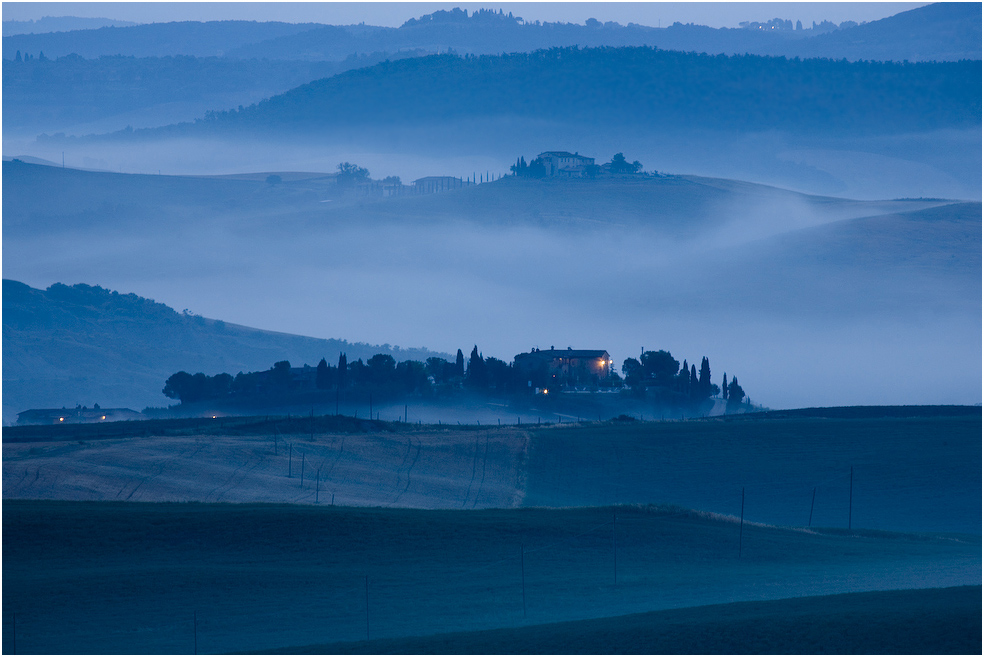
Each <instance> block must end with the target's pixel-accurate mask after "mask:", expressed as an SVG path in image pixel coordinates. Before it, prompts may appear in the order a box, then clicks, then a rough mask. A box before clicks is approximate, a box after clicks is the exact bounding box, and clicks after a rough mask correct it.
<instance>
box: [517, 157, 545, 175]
mask: <svg viewBox="0 0 984 657" xmlns="http://www.w3.org/2000/svg"><path fill="white" fill-rule="evenodd" d="M509 170H510V171H512V172H513V173H514V174H515V175H517V176H519V177H520V178H544V177H546V175H547V166H546V165H545V164H544V163H543V160H541V159H540V158H536V159H535V160H533V161H532V162H530V163H529V164H527V163H526V158H525V157H523V156H522V155H520V156H519V159H518V160H516V164H514V165H512V166H511V167H509Z"/></svg>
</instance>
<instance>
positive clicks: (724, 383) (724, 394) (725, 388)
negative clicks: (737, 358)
mask: <svg viewBox="0 0 984 657" xmlns="http://www.w3.org/2000/svg"><path fill="white" fill-rule="evenodd" d="M721 396H722V397H724V399H725V401H727V399H728V373H727V372H725V373H724V378H723V379H721Z"/></svg>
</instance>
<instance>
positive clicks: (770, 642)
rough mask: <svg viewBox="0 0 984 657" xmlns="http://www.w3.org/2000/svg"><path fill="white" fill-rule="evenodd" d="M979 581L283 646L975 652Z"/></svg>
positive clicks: (381, 650) (457, 651)
mask: <svg viewBox="0 0 984 657" xmlns="http://www.w3.org/2000/svg"><path fill="white" fill-rule="evenodd" d="M980 650H981V587H980V586H962V587H955V588H947V589H921V590H910V591H878V592H871V593H845V594H841V595H832V596H824V597H806V598H792V599H786V600H774V601H769V602H735V603H732V604H728V605H712V606H706V607H691V608H689V609H674V610H669V611H657V612H650V613H647V614H632V615H630V616H620V617H616V618H598V619H592V620H586V621H575V622H568V623H555V624H550V625H539V626H533V627H524V628H517V629H502V630H486V631H482V632H461V633H456V634H442V635H437V636H431V637H420V638H408V639H379V640H376V641H368V642H367V641H360V642H357V643H341V644H329V645H319V646H306V647H303V648H287V649H284V650H282V651H271V652H280V653H286V654H375V655H379V654H408V653H409V654H422V655H429V654H454V655H462V654H486V655H487V654H496V655H510V654H525V655H530V654H539V655H543V654H564V655H598V654H648V655H653V654H672V655H686V654H695V655H701V654H729V655H735V654H868V655H871V654H881V655H901V654H937V655H939V654H966V655H970V654H977V653H979V652H980Z"/></svg>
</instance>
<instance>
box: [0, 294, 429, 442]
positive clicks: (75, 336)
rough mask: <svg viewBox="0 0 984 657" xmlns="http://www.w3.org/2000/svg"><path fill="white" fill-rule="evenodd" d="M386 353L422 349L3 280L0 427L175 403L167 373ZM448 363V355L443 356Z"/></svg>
mask: <svg viewBox="0 0 984 657" xmlns="http://www.w3.org/2000/svg"><path fill="white" fill-rule="evenodd" d="M339 352H346V354H347V355H348V358H349V359H350V360H354V359H357V358H363V359H365V358H368V357H370V356H371V355H373V354H376V353H391V354H393V356H394V357H396V358H397V360H406V359H408V358H412V359H415V360H425V359H426V358H427V357H428V356H431V355H434V354H433V353H432V352H429V351H426V350H417V349H408V350H399V349H393V348H391V347H390V346H389V345H384V346H373V345H367V344H353V343H350V342H346V341H344V340H324V339H316V338H307V337H302V336H297V335H288V334H284V333H274V332H271V331H261V330H257V329H251V328H247V327H245V326H238V325H235V324H226V323H225V322H222V321H218V320H212V319H205V318H204V317H200V316H197V315H185V314H181V313H178V312H176V311H174V310H173V309H171V308H169V307H167V306H165V305H163V304H159V303H155V302H153V301H151V300H149V299H144V298H141V297H138V296H136V295H134V294H118V293H117V292H110V291H109V290H105V289H103V288H100V287H98V286H97V287H90V286H88V285H75V286H72V287H69V286H66V285H60V284H56V285H53V286H51V287H49V288H48V289H47V290H37V289H34V288H31V287H29V286H27V285H25V284H23V283H19V282H16V281H12V280H8V279H4V281H3V421H4V423H5V424H9V423H12V422H15V421H16V419H17V417H16V414H17V413H19V412H20V411H24V410H27V409H28V408H60V407H64V406H69V407H71V406H74V405H76V404H83V405H86V406H91V405H92V404H94V403H98V404H100V405H101V406H104V407H119V406H122V407H130V408H134V409H135V410H141V409H142V408H144V407H146V406H163V405H166V404H168V403H173V401H172V400H169V399H168V398H166V397H165V396H164V395H163V394H162V393H161V392H160V391H161V389H162V388H163V387H164V381H165V380H166V379H167V377H169V376H170V375H171V374H173V373H175V372H177V371H179V370H186V371H192V372H205V373H206V374H209V375H211V374H216V373H219V372H230V373H232V374H235V373H236V372H239V371H246V372H249V371H254V370H265V369H269V368H270V367H271V366H272V365H273V363H275V362H277V361H280V360H289V361H291V364H292V365H295V366H300V365H303V364H309V365H312V366H313V365H316V364H317V363H318V361H319V360H320V359H321V358H327V359H329V360H332V361H334V360H337V358H338V354H339ZM444 355H445V356H447V354H444Z"/></svg>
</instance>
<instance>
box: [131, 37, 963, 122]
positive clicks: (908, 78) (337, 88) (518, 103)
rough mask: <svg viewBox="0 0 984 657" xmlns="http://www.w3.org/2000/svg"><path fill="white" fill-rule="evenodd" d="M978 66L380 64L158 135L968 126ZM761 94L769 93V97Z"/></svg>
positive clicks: (572, 54)
mask: <svg viewBox="0 0 984 657" xmlns="http://www.w3.org/2000/svg"><path fill="white" fill-rule="evenodd" d="M980 71H981V63H980V61H977V62H973V61H961V62H945V63H918V64H907V65H903V64H893V63H878V62H853V63H852V62H847V61H831V60H822V59H811V60H799V59H792V60H787V59H785V58H773V57H759V56H750V55H744V56H732V57H725V56H723V55H718V56H709V55H699V54H695V53H680V52H672V51H662V50H656V49H652V48H610V47H606V48H588V49H584V50H580V49H577V48H555V49H549V50H538V51H535V52H533V53H521V54H509V55H501V56H487V55H483V56H479V57H459V56H455V55H433V56H428V57H421V58H412V59H404V60H399V61H395V62H383V63H381V64H378V65H376V66H372V67H367V68H364V69H357V70H354V71H348V72H345V73H342V74H339V75H336V76H334V77H332V78H328V79H325V80H318V81H315V82H312V83H310V84H306V85H303V86H301V87H298V88H297V89H294V90H291V91H289V92H286V93H284V94H280V95H277V96H274V97H272V98H270V99H268V100H265V101H262V102H260V103H257V104H256V105H254V106H250V107H247V108H245V109H243V110H241V111H232V112H223V113H218V114H210V115H208V116H207V117H206V120H205V121H203V122H201V123H199V124H194V125H189V126H182V127H181V128H180V129H179V128H178V127H171V128H168V129H167V130H164V131H163V132H156V133H148V135H147V136H150V134H155V135H163V134H196V133H202V132H205V133H207V132H210V131H218V132H221V131H225V130H249V131H253V132H256V131H277V132H293V133H296V132H312V131H315V132H319V133H321V132H326V131H328V132H330V131H331V130H335V129H337V128H338V126H341V125H345V126H371V125H373V124H377V123H384V124H392V123H397V124H399V125H401V126H411V125H429V124H444V123H448V122H453V121H461V120H464V119H469V120H486V119H490V118H496V117H499V118H510V119H524V120H527V121H528V120H533V119H537V120H542V119H544V118H548V117H549V118H550V119H552V120H554V121H559V122H563V123H570V124H576V125H580V124H593V125H595V126H598V125H606V124H616V125H623V124H626V125H633V126H639V127H649V128H650V129H651V128H652V126H653V125H654V124H655V125H660V126H673V127H675V128H689V129H697V128H699V129H703V130H712V129H723V130H741V131H745V132H747V131H755V130H762V129H768V130H798V129H807V128H809V129H811V130H814V131H822V132H828V131H837V132H845V131H846V132H848V133H851V134H855V133H860V134H868V133H876V134H883V133H889V134H891V133H898V132H907V131H912V130H918V131H926V130H931V129H941V128H945V127H949V128H958V127H967V126H976V125H978V124H979V123H980V121H979V117H980V111H981V98H980V97H981V84H980ZM775 89H783V93H781V94H776V93H775V92H774V90H775Z"/></svg>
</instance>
